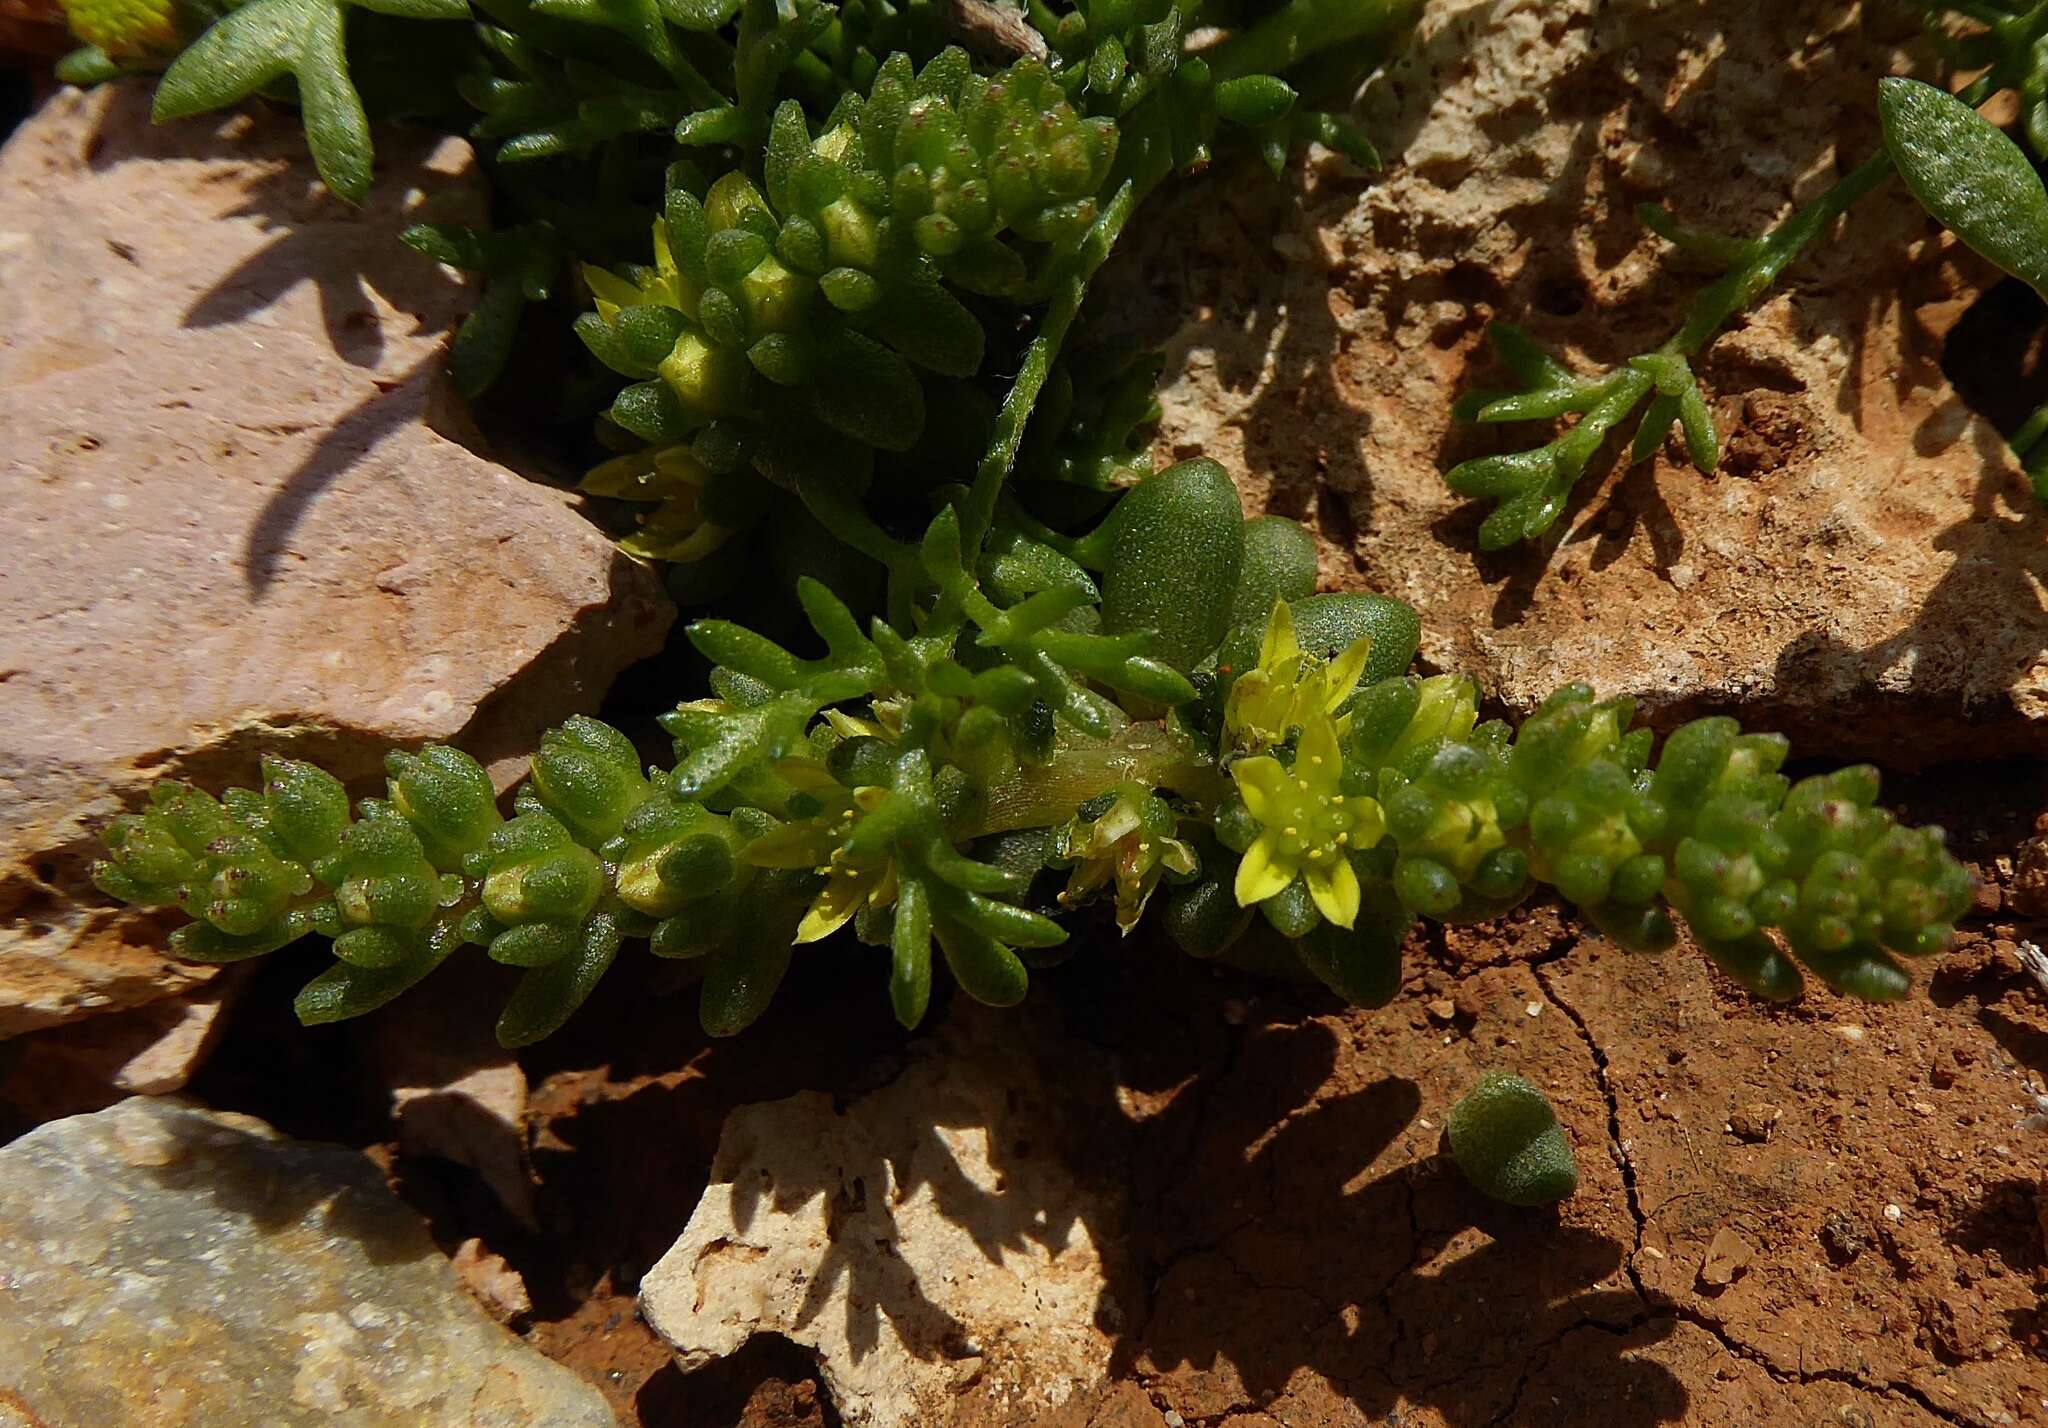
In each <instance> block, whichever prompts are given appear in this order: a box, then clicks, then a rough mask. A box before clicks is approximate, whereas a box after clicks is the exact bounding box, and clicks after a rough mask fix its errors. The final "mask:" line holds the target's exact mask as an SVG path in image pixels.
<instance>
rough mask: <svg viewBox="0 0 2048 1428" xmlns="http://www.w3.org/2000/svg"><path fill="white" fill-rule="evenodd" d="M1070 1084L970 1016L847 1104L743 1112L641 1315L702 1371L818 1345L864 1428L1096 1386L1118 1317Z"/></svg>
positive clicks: (1026, 1408) (687, 1366) (1054, 1398)
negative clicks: (1061, 1094)
mask: <svg viewBox="0 0 2048 1428" xmlns="http://www.w3.org/2000/svg"><path fill="white" fill-rule="evenodd" d="M1057 1094H1058V1093H1057V1092H1056V1091H1055V1090H1054V1088H1053V1086H1052V1085H1049V1084H1048V1083H1046V1082H1045V1081H1044V1080H1042V1079H1041V1078H1040V1076H1039V1075H1038V1074H1037V1073H1036V1070H1035V1067H1034V1052H1033V1049H1032V1047H1031V1045H1030V1042H1029V1039H1028V1037H1027V1035H1026V1034H1025V1033H1024V1032H1022V1031H1021V1030H1020V1028H1019V1027H1018V1025H1017V1022H1016V1020H1015V1019H1014V1018H1004V1017H1003V1016H1002V1014H1000V1013H997V1014H994V1015H987V1014H984V1015H980V1016H974V1015H968V1016H962V1017H959V1018H957V1019H956V1021H955V1022H954V1023H953V1024H952V1025H950V1026H949V1027H948V1028H947V1030H946V1031H945V1033H944V1034H942V1035H941V1036H939V1037H937V1038H935V1039H934V1042H933V1043H932V1044H930V1045H928V1046H926V1047H925V1048H924V1049H923V1051H922V1052H921V1054H920V1056H919V1059H917V1060H916V1061H914V1062H913V1063H912V1064H911V1065H910V1066H909V1067H908V1068H907V1069H906V1070H905V1071H904V1072H903V1073H902V1074H901V1075H900V1076H898V1077H897V1078H896V1079H895V1080H893V1081H891V1082H890V1083H889V1084H888V1085H886V1086H884V1087H882V1088H881V1089H879V1090H876V1091H873V1092H871V1093H869V1094H868V1095H866V1096H864V1097H862V1098H861V1099H859V1100H857V1101H855V1102H853V1103H852V1104H851V1105H848V1106H845V1107H843V1108H842V1107H840V1106H838V1105H836V1104H835V1103H834V1101H833V1099H832V1098H831V1097H830V1096H826V1095H822V1094H818V1093H815V1092H806V1093H804V1094H801V1095H797V1096H793V1097H790V1098H789V1099H787V1100H783V1101H775V1102H770V1103H768V1104H765V1105H756V1106H747V1107H742V1108H741V1109H739V1110H738V1111H736V1112H734V1114H733V1115H732V1117H731V1118H730V1119H729V1120H728V1121H727V1122H726V1127H725V1132H724V1134H723V1136H722V1137H721V1138H720V1141H719V1147H718V1156H717V1159H716V1161H715V1162H714V1163H713V1165H712V1170H711V1183H710V1185H709V1186H708V1188H707V1189H706V1191H705V1194H704V1198H703V1200H702V1201H700V1202H699V1204H698V1206H697V1211H696V1213H695V1214H694V1215H692V1216H691V1218H690V1223H689V1226H688V1227H687V1228H686V1229H685V1230H684V1232H683V1236H682V1238H681V1239H680V1240H678V1241H677V1242H676V1244H675V1247H674V1248H673V1249H671V1250H670V1251H669V1252H668V1254H666V1255H664V1256H663V1257H662V1259H661V1261H660V1262H659V1263H658V1264H656V1265H655V1266H654V1268H653V1269H652V1270H651V1271H649V1272H648V1274H647V1276H646V1278H645V1280H644V1281H643V1282H642V1286H641V1298H640V1303H641V1309H642V1312H643V1313H644V1314H645V1315H646V1316H647V1319H648V1322H649V1323H650V1324H652V1325H653V1326H654V1329H655V1332H657V1333H658V1334H660V1335H661V1336H662V1337H663V1338H664V1339H666V1340H668V1342H669V1343H670V1344H672V1345H673V1346H674V1347H675V1349H676V1352H677V1356H678V1362H679V1363H680V1364H681V1366H682V1367H683V1368H684V1370H685V1371H688V1370H692V1369H697V1368H702V1367H703V1366H705V1365H706V1364H708V1363H710V1362H711V1361H713V1360H714V1359H717V1358H720V1357H722V1356H724V1355H727V1354H731V1353H733V1352H735V1351H736V1350H738V1349H739V1348H740V1347H741V1346H742V1345H744V1344H745V1343H746V1342H747V1341H748V1340H749V1339H751V1338H753V1337H754V1336H755V1335H757V1334H767V1333H779V1334H783V1335H785V1336H787V1337H788V1338H790V1339H792V1340H794V1341H795V1342H797V1343H799V1344H803V1345H806V1346H808V1347H810V1348H812V1349H815V1350H816V1352H817V1354H818V1356H819V1359H820V1361H821V1365H822V1369H823V1376H824V1380H825V1384H826V1386H827V1388H828V1389H830V1391H831V1394H832V1397H833V1400H834V1402H835V1403H836V1404H837V1405H838V1408H839V1411H840V1414H841V1416H842V1417H843V1419H844V1421H845V1422H846V1423H848V1424H849V1425H853V1428H917V1426H918V1425H927V1424H933V1423H939V1422H943V1421H946V1418H947V1416H948V1415H950V1414H952V1413H954V1412H955V1411H959V1410H960V1408H961V1404H962V1403H963V1402H974V1403H978V1404H981V1405H983V1409H982V1411H985V1412H1001V1413H1005V1414H1010V1415H1014V1416H1015V1418H1016V1419H1017V1421H1019V1422H1038V1421H1043V1419H1044V1417H1045V1416H1046V1415H1049V1414H1050V1413H1052V1412H1053V1411H1054V1410H1056V1409H1058V1408H1059V1407H1060V1406H1061V1405H1063V1404H1065V1403H1066V1402H1067V1401H1068V1400H1069V1399H1070V1398H1073V1397H1074V1396H1076V1395H1077V1394H1086V1393H1088V1392H1089V1391H1091V1390H1093V1389H1094V1388H1096V1387H1097V1386H1099V1384H1100V1383H1101V1381H1102V1378H1103V1376H1104V1374H1105V1373H1106V1371H1107V1369H1108V1366H1109V1357H1110V1347H1111V1343H1112V1340H1111V1337H1110V1335H1109V1334H1108V1333H1105V1332H1104V1328H1105V1327H1113V1326H1114V1324H1115V1323H1117V1322H1118V1321H1119V1320H1120V1317H1121V1311H1120V1310H1119V1309H1118V1307H1117V1306H1116V1304H1115V1301H1114V1299H1113V1298H1112V1297H1111V1296H1110V1295H1109V1294H1108V1293H1107V1284H1106V1280H1105V1274H1104V1268H1103V1263H1102V1257H1101V1253H1100V1251H1099V1250H1098V1248H1097V1245H1098V1235H1099V1234H1100V1232H1101V1229H1102V1222H1103V1214H1102V1211H1101V1209H1100V1208H1099V1206H1098V1204H1097V1203H1096V1198H1095V1196H1094V1195H1092V1194H1091V1193H1090V1192H1089V1191H1088V1190H1087V1189H1086V1188H1084V1186H1083V1185H1082V1184H1081V1182H1080V1181H1079V1179H1078V1177H1077V1172H1076V1170H1075V1169H1074V1168H1073V1165H1072V1162H1071V1161H1070V1160H1069V1159H1067V1158H1066V1157H1064V1156H1063V1155H1062V1154H1061V1152H1060V1150H1059V1149H1058V1145H1059V1142H1060V1139H1061V1136H1060V1132H1059V1124H1058V1120H1057V1119H1056V1115H1057V1112H1056V1107H1055V1103H1054V1097H1055V1096H1056V1095H1057Z"/></svg>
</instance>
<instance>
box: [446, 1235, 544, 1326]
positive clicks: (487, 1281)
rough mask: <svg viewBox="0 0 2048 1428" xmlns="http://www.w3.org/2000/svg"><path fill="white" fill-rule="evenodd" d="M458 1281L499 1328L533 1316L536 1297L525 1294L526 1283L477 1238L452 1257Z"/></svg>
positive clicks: (470, 1239)
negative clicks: (524, 1316) (494, 1320)
mask: <svg viewBox="0 0 2048 1428" xmlns="http://www.w3.org/2000/svg"><path fill="white" fill-rule="evenodd" d="M448 1262H449V1264H451V1265H453V1266H454V1267H455V1277H456V1278H457V1279H459V1280H460V1281H461V1282H462V1287H463V1288H464V1289H467V1290H468V1291H469V1292H470V1294H471V1296H472V1297H473V1298H475V1300H476V1301H477V1303H479V1304H481V1305H483V1306H484V1308H485V1309H486V1310H488V1311H489V1312H490V1316H491V1317H492V1318H493V1319H496V1320H497V1321H498V1322H499V1323H500V1324H509V1323H511V1322H512V1321H513V1320H514V1319H517V1318H518V1317H519V1316H520V1315H522V1314H531V1313H532V1312H533V1297H532V1296H531V1295H529V1294H528V1293H527V1292H526V1280H525V1278H524V1277H523V1276H522V1275H521V1274H520V1273H519V1271H518V1270H516V1269H514V1268H513V1267H512V1266H511V1265H510V1264H508V1263H507V1262H506V1260H505V1257H504V1256H503V1255H501V1254H497V1253H494V1252H493V1251H492V1250H491V1249H490V1248H489V1247H488V1246H486V1245H485V1244H484V1242H483V1241H482V1240H480V1239H478V1238H477V1237H475V1236H474V1235H472V1236H471V1237H470V1238H468V1239H466V1240H464V1241H463V1242H462V1243H461V1244H459V1245H457V1246H456V1247H455V1253H454V1254H453V1255H451V1256H449V1259H448Z"/></svg>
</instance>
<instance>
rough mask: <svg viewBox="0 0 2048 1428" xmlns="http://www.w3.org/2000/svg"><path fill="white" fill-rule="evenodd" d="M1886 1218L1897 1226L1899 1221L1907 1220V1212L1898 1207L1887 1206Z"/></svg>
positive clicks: (1885, 1208) (1885, 1209) (1885, 1210)
mask: <svg viewBox="0 0 2048 1428" xmlns="http://www.w3.org/2000/svg"><path fill="white" fill-rule="evenodd" d="M1884 1217H1885V1218H1886V1219H1887V1220H1890V1221H1891V1222H1892V1223H1893V1224H1895V1225H1896V1224H1897V1223H1898V1222H1899V1221H1901V1220H1903V1219H1905V1218H1906V1212H1905V1211H1904V1210H1901V1209H1900V1208H1899V1207H1898V1206H1897V1205H1887V1206H1885V1207H1884Z"/></svg>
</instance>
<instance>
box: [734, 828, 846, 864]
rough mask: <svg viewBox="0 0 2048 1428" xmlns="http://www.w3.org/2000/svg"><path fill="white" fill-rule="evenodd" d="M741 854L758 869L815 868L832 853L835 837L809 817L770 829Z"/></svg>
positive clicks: (748, 845)
mask: <svg viewBox="0 0 2048 1428" xmlns="http://www.w3.org/2000/svg"><path fill="white" fill-rule="evenodd" d="M740 856H741V857H742V858H745V859H746V860H747V861H748V862H749V863H751V864H753V865H754V866H755V867H757V868H815V867H817V866H818V865H819V864H820V863H822V862H824V861H825V860H826V859H827V858H829V857H831V856H832V839H831V838H830V837H828V836H827V835H826V833H825V830H824V829H822V828H820V827H819V826H818V825H817V824H816V823H814V822H812V821H811V820H810V819H808V818H806V819H803V820H801V821H800V822H796V823H785V824H783V825H782V826H781V827H780V828H771V829H769V830H768V831H767V832H766V833H763V834H762V835H761V836H760V837H758V838H756V839H755V840H754V841H753V842H751V843H749V844H747V846H746V847H745V848H744V849H743V850H742V851H741V853H740Z"/></svg>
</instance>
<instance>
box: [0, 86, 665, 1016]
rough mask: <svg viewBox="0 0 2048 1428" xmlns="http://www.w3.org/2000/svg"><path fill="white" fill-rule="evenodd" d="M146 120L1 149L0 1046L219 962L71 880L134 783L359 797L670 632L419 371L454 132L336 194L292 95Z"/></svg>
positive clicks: (444, 286) (128, 803)
mask: <svg viewBox="0 0 2048 1428" xmlns="http://www.w3.org/2000/svg"><path fill="white" fill-rule="evenodd" d="M148 111H149V95H148V90H147V87H146V86H142V85H133V84H123V85H116V86H111V87H108V88H105V89H102V90H98V91H95V92H93V93H91V94H79V93H76V92H66V93H63V94H60V95H58V96H57V97H56V98H54V99H52V100H51V101H50V102H49V103H48V104H46V105H45V106H44V107H43V109H42V110H41V111H40V112H39V113H38V114H36V115H35V116H34V117H32V118H31V119H30V120H29V121H28V122H27V123H26V124H24V125H23V126H22V128H21V129H20V130H19V131H18V132H17V133H16V134H15V136H14V137H13V138H12V139H11V140H10V141H9V142H8V144H7V146H6V148H5V149H4V150H0V509H4V510H5V511H6V512H7V516H6V537H7V539H6V555H5V558H4V559H0V731H4V732H0V1036H7V1035H12V1034H15V1033H18V1032H23V1031H28V1030H32V1029H34V1028H36V1027H40V1026H46V1025H50V1024H53V1023H56V1022H60V1021H65V1020H69V1019H71V1018H73V1017H76V1016H79V1015H81V1014H84V1013H88V1012H93V1011H100V1010H116V1009H119V1008H123V1007H129V1006H136V1005H140V1004H142V1003H145V1002H148V1001H151V1000H154V999H155V998H157V997H160V996H164V995H167V994H169V993H170V992H173V991H176V990H178V989H180V988H182V987H185V986H188V985H190V984H191V983H193V982H195V981H197V980H201V979H203V978H204V977H205V976H207V975H208V974H209V971H210V969H207V968H201V967H195V966H181V965H179V964H177V963H174V962H171V961H168V960H166V959H165V958H164V957H163V956H161V955H160V952H159V949H160V948H161V947H162V945H163V933H164V932H165V930H166V928H167V926H168V925H169V921H171V920H167V919H163V918H153V917H146V916H139V915H136V914H132V913H128V912H123V911H117V910H116V909H114V908H112V907H110V906H108V905H107V903H106V900H105V899H103V898H101V897H99V896H98V894H96V893H95V892H93V891H92V890H91V888H90V886H89V885H88V884H87V881H86V877H85V874H86V869H87V866H88V865H89V863H90V861H91V858H92V856H93V854H94V850H95V841H96V838H97V833H98V830H99V829H100V828H101V827H102V826H104V824H105V823H106V821H107V819H108V818H109V817H111V816H112V815H114V814H115V813H118V812H120V811H122V810H123V809H124V808H128V807H132V806H134V805H135V803H136V802H137V801H138V800H139V799H141V798H142V796H143V794H144V791H145V789H146V788H147V786H148V784H149V783H150V782H151V781H152V780H154V779H156V778H158V777H160V776H163V775H173V776H182V777H187V778H191V779H194V780H195V781H197V782H201V783H203V784H208V785H218V784H219V783H221V782H223V781H227V780H236V781H242V780H249V779H251V778H253V776H254V775H255V772H256V761H257V756H258V755H259V754H261V753H264V752H278V753H285V754H290V755H294V756H298V757H306V758H317V759H320V760H322V761H325V762H328V763H329V764H330V765H331V766H333V767H334V768H335V771H336V772H337V773H338V774H340V775H341V776H342V777H344V778H345V779H349V780H351V781H353V782H354V783H355V784H356V786H357V787H358V788H359V789H361V790H362V791H372V790H374V789H375V788H376V773H377V769H378V765H379V763H380V761H381V759H382V757H383V755H384V753H385V752H386V751H387V750H388V749H390V748H391V747H392V746H393V745H396V744H416V743H420V742H423V741H427V740H455V741H459V742H461V743H462V744H463V745H464V746H465V747H467V748H469V749H470V750H471V751H472V752H474V753H476V754H477V755H478V756H479V757H480V758H483V759H484V760H485V761H486V762H487V763H491V764H493V766H494V768H493V771H494V773H497V774H498V775H500V776H501V777H509V776H510V775H512V774H514V773H516V772H517V768H518V763H517V761H518V757H519V756H520V755H522V754H523V753H524V752H525V751H526V750H528V749H530V748H531V747H532V744H533V742H534V740H535V738H536V736H537V735H538V733H539V732H540V730H541V729H543V728H545V727H546V726H547V725H549V724H552V723H555V722H558V721H559V720H560V719H562V718H563V717H565V716H566V715H568V714H571V713H575V712H579V711H589V710H591V709H594V708H595V707H596V704H597V701H598V700H599V699H600V698H601V697H602V696H603V693H604V691H605V689H606V687H607V686H608V685H609V684H610V682H611V680H612V678H613V676H614V675H616V674H617V672H618V671H619V670H620V669H622V668H623V667H624V666H626V665H627V664H630V663H631V662H633V661H634V660H636V659H639V658H641V657H643V656H645V655H647V654H651V653H652V652H654V651H655V650H656V649H658V648H659V647H660V643H661V638H662V635H663V633H664V632H665V630H666V628H667V625H668V623H669V621H670V619H671V618H672V615H673V612H672V610H671V609H670V607H669V605H668V602H667V599H666V597H665V596H664V595H663V593H662V592H661V589H660V584H659V581H658V579H657V578H656V577H655V575H654V574H653V573H652V572H651V571H650V570H648V569H646V568H644V567H642V566H639V565H636V564H634V563H633V562H631V561H629V560H627V559H625V558H624V557H622V556H621V555H620V554H619V553H618V552H617V550H616V549H615V548H614V547H613V546H612V544H611V542H609V541H608V540H607V539H606V538H605V536H604V535H603V534H602V533H601V532H600V531H598V530H597V529H596V528H594V527H593V526H592V525H591V524H590V523H589V522H588V521H587V520H586V519H585V518H584V516H583V515H582V514H581V513H580V512H579V511H578V510H577V509H576V506H575V503H574V500H573V498H571V497H569V496H566V495H565V494H563V493H562V492H560V491H557V490H554V489H551V488H549V487H546V486H542V485H539V484H537V483H535V482H532V481H529V480H526V479H523V478H521V477H520V476H518V475H515V474H514V473H513V472H511V471H509V470H507V469H505V468H504V467H502V466H500V465H497V464H496V463H494V462H492V461H490V460H488V459H486V458H485V457H483V456H480V455H478V454H476V452H475V451H474V450H473V449H472V447H473V446H474V445H475V444H476V443H475V438H474V435H473V433H472V432H471V431H470V430H469V424H468V421H467V418H466V415H465V414H464V413H463V412H462V411H461V410H460V409H459V407H458V405H457V404H456V403H455V402H454V401H453V400H452V398H451V397H450V396H449V395H448V394H447V392H446V391H445V390H444V384H443V381H442V376H441V360H442V356H441V354H442V350H443V348H444V346H445V343H446V341H447V337H448V334H449V332H450V331H451V330H452V329H453V328H454V326H455V324H456V323H457V322H458V321H459V320H460V319H461V317H462V315H463V314H464V312H466V311H467V309H468V306H469V304H470V301H471V296H472V294H471V290H470V288H469V286H468V285H467V284H465V283H464V282H462V281H460V280H458V278H457V277H456V276H455V275H453V274H451V273H449V272H447V271H446V270H443V269H440V268H438V267H436V266H435V265H434V264H432V263H429V262H427V261H426V260H425V259H423V258H421V257H420V256H419V255H418V254H416V253H414V252H412V251H411V250H410V249H407V248H405V247H403V246H401V245H400V244H399V243H398V242H397V235H398V233H399V232H400V231H401V230H402V229H403V228H404V227H405V225H406V224H407V223H409V222H414V221H419V220H425V219H442V220H448V221H455V222H474V221H478V220H479V219H480V217H481V215H482V213H483V190H482V185H481V183H480V181H479V179H478V177H477V175H476V174H475V172H474V168H473V164H472V160H471V155H470V152H469V149H468V146H467V145H465V144H463V143H462V142H461V141H459V140H455V139H436V138H434V137H433V136H431V135H427V134H424V133H422V132H420V131H417V130H412V131H396V130H394V131H392V132H390V133H385V134H380V135H379V137H378V145H377V159H378V177H377V182H376V185H375V187H374V188H373V189H372V190H371V194H370V198H369V201H368V203H367V204H366V205H365V206H364V207H363V208H362V209H360V210H355V209H350V208H348V207H347V206H346V205H344V204H342V203H341V202H340V201H339V200H337V199H335V198H333V197H332V196H331V195H329V194H327V193H326V192H325V191H324V190H323V189H321V188H320V187H319V186H318V185H317V183H316V182H315V181H314V179H313V171H312V166H311V165H310V164H309V163H308V162H307V161H306V159H305V150H304V139H303V137H302V136H301V135H300V134H299V132H298V123H297V120H296V118H295V117H294V116H292V115H290V114H288V113H272V112H262V111H258V112H252V113H249V114H244V115H236V116H232V117H229V118H226V119H222V120H213V121H208V120H198V121H192V122H188V123H179V124H169V125H162V126H152V125H151V124H150V123H149V117H148Z"/></svg>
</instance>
